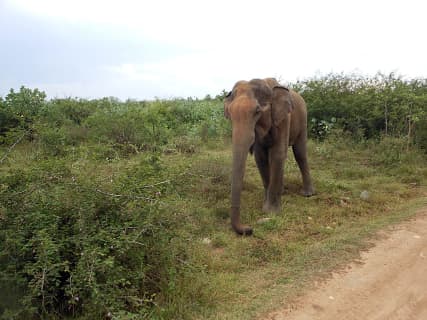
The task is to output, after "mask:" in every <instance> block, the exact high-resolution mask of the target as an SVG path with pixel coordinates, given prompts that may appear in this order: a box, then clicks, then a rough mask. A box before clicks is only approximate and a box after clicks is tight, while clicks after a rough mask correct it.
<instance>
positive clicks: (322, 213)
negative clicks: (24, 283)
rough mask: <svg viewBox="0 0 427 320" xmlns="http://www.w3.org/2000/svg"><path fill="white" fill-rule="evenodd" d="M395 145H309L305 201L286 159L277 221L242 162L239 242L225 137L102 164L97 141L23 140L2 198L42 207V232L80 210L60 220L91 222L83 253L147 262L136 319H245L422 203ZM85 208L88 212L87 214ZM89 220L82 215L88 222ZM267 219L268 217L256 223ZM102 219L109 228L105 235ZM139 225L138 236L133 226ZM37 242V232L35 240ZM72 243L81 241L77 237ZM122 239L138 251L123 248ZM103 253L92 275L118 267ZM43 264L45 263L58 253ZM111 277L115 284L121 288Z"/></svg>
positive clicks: (422, 191)
mask: <svg viewBox="0 0 427 320" xmlns="http://www.w3.org/2000/svg"><path fill="white" fill-rule="evenodd" d="M398 143H400V142H399V141H394V140H391V139H390V140H389V141H382V142H381V143H379V144H369V143H365V144H354V143H350V142H349V141H345V140H340V139H337V138H335V139H333V140H326V141H325V142H313V141H310V143H309V159H310V166H311V170H312V176H313V180H314V185H315V188H316V192H317V194H316V195H315V196H313V197H310V198H304V197H302V196H300V195H299V190H300V188H301V179H300V174H299V171H298V169H297V165H296V163H295V161H294V159H293V156H292V153H290V154H289V159H288V161H287V162H286V165H285V185H286V194H285V195H284V196H283V197H282V207H283V208H282V212H281V213H279V214H268V215H267V214H264V213H263V212H262V210H261V208H262V201H263V190H262V184H261V179H260V177H259V174H258V171H257V169H256V166H255V162H254V159H253V157H249V158H248V161H247V170H246V175H245V183H244V190H243V194H242V219H243V221H244V222H245V223H249V224H250V225H252V226H253V227H254V235H253V236H252V237H240V236H237V235H235V234H234V233H233V232H232V230H231V228H230V221H229V201H230V199H229V194H230V175H231V146H230V144H229V142H228V141H227V140H225V142H223V141H218V140H210V142H209V143H207V144H205V146H202V145H198V146H197V149H196V150H193V151H191V152H186V151H181V152H180V151H179V150H174V151H173V152H169V151H167V152H163V153H162V152H158V151H155V152H151V151H150V152H140V153H136V154H133V155H131V156H127V157H120V156H114V157H100V154H103V152H104V151H103V150H97V149H96V147H98V148H101V147H102V146H103V145H98V146H97V145H93V144H90V143H82V144H80V145H78V146H75V147H68V148H67V149H66V150H65V151H64V154H63V155H62V156H59V157H58V156H56V157H52V156H51V155H46V154H45V153H44V150H43V148H42V147H41V146H37V145H35V144H31V143H27V144H23V145H20V146H18V147H16V148H15V150H13V152H12V153H11V154H10V155H9V156H8V159H7V162H6V163H5V164H3V165H2V166H1V167H0V172H1V174H2V175H3V176H4V177H8V178H7V179H6V180H2V183H1V184H0V186H2V187H3V188H9V189H7V190H10V191H7V190H6V189H4V190H3V191H2V192H3V195H4V196H7V197H8V199H9V201H12V200H13V199H14V198H13V197H12V196H10V194H9V193H8V192H12V191H13V192H16V193H17V194H19V192H23V194H26V196H25V197H23V198H22V199H23V200H22V201H23V202H24V204H21V205H23V207H22V209H23V210H27V209H28V208H30V209H28V210H29V212H30V213H31V210H33V209H31V206H34V207H35V208H36V209H37V210H39V211H38V212H44V211H43V210H44V208H46V207H48V208H50V209H49V210H51V212H52V216H50V217H49V216H48V214H47V215H46V219H47V220H43V221H42V220H40V219H41V218H39V217H37V219H36V220H35V221H37V223H46V224H47V227H48V226H49V223H54V222H53V221H54V220H55V219H56V218H55V215H56V216H58V217H62V218H64V217H63V215H64V214H65V213H64V212H75V213H77V212H78V215H79V217H73V216H72V215H71V216H68V215H66V214H65V215H66V217H67V219H74V218H75V219H80V220H78V224H76V225H81V226H82V228H83V230H87V232H94V230H92V229H91V225H90V224H93V223H99V224H100V226H99V228H98V229H96V230H97V231H96V232H97V233H98V235H97V236H99V239H98V238H97V239H98V240H96V241H97V242H94V243H92V242H91V245H90V247H89V248H91V250H97V248H99V247H100V246H101V247H102V241H108V245H110V246H111V247H113V246H116V245H117V246H123V247H121V250H123V253H124V254H125V256H120V255H119V256H114V259H125V260H124V261H126V259H130V258H131V256H130V255H134V256H135V257H139V256H140V255H144V254H147V257H148V258H147V259H148V260H141V261H145V262H146V263H148V264H149V265H150V266H151V267H152V268H153V269H150V270H148V271H144V272H146V273H144V274H145V275H146V276H147V277H153V278H152V279H148V280H149V281H154V282H155V284H153V285H152V286H151V287H150V285H149V283H148V284H147V285H146V288H151V290H150V295H149V296H146V297H145V298H144V299H145V302H144V303H145V304H144V305H145V307H144V309H143V310H145V311H144V312H145V313H143V314H142V313H140V316H141V317H142V318H143V317H145V318H153V319H181V318H182V319H253V318H255V317H256V316H257V315H259V314H261V313H263V312H267V311H269V310H271V309H274V308H276V307H277V306H278V305H279V304H280V303H282V302H283V301H284V299H291V298H292V297H295V295H297V294H299V293H301V290H303V289H304V288H308V287H309V286H310V283H311V281H312V280H313V279H316V278H318V277H321V278H323V277H327V276H328V274H329V273H330V272H331V270H333V269H336V268H340V267H342V266H343V264H345V263H346V262H348V261H350V260H352V259H354V258H356V257H357V256H358V253H359V252H360V250H361V249H363V248H366V246H368V245H369V242H367V241H366V239H367V238H369V237H370V236H372V235H374V233H375V231H377V230H379V229H380V228H383V227H385V226H387V225H389V224H391V223H396V222H399V221H401V220H402V219H405V218H408V217H410V216H411V215H412V214H413V213H414V209H413V208H416V207H419V206H421V205H425V204H426V200H425V196H426V182H427V161H425V160H426V159H425V155H422V154H421V153H419V152H417V151H416V150H413V151H410V152H409V153H406V152H403V151H399V152H400V153H399V155H398V156H396V154H392V153H387V152H385V151H386V150H388V148H389V145H393V146H394V147H395V146H396V144H398ZM101 149H102V148H101ZM393 150H397V149H396V148H394V149H393ZM399 150H400V149H399ZM394 152H397V151H394ZM390 158H392V159H394V161H389V160H390ZM365 190H366V191H368V192H369V198H368V199H365V200H363V199H361V198H360V194H361V192H362V191H365ZM24 192H25V193H24ZM10 199H12V200H10ZM147 199H148V200H147ZM33 202H34V203H36V204H37V203H38V206H36V205H35V204H34V203H33ZM15 206H17V207H18V204H15ZM7 208H9V204H7V205H1V206H0V210H1V211H0V219H2V221H3V220H4V219H5V218H4V216H3V215H4V212H6V209H7ZM58 208H62V209H63V210H62V209H61V210H62V211H61V210H59V209H58ZM91 208H97V209H96V210H95V211H94V213H93V216H92V215H91V214H90V213H89V212H91V211H90V210H92V209H91ZM67 210H68V211H67ZM85 210H87V211H85ZM86 214H88V215H89V216H90V217H89V218H87V217H86V218H85V215H86ZM142 215H145V216H144V219H143V220H141V219H142ZM129 217H132V219H131V218H129ZM266 217H267V218H269V219H268V220H266V221H264V223H259V220H260V219H262V218H266ZM52 219H53V220H52ZM58 219H59V218H58ZM85 219H94V220H90V221H92V222H90V221H89V220H88V221H89V222H85V221H86V220H85ZM87 223H89V224H87ZM111 223H115V224H116V225H115V226H114V228H112V227H111ZM138 223H143V224H144V228H145V229H144V228H142V227H141V228H142V229H138V228H140V226H139V225H138ZM126 226H127V227H126ZM85 228H86V229H85ZM126 228H128V229H126ZM132 228H134V229H136V230H140V232H141V233H143V232H145V231H144V230H148V231H146V232H148V233H147V235H146V236H143V237H142V239H154V240H147V241H148V242H147V243H148V244H149V246H152V247H150V248H148V247H145V245H146V244H145V243H141V246H140V245H139V244H138V243H140V242H141V241H143V240H139V239H140V238H138V235H137V234H136V235H135V237H134V236H133V234H132V233H130V231H126V230H133V229H132ZM103 230H105V232H106V233H105V234H103V233H102V232H103ZM163 230H164V235H163ZM66 232H70V234H74V233H76V232H78V231H76V230H68V231H66ZM80 232H82V231H80ZM83 232H84V231H83ZM126 232H129V234H127V233H126ZM150 232H152V234H151V233H150ZM44 236H45V234H44V233H41V234H40V235H39V238H40V239H42V240H43V239H44V238H43V237H44ZM131 236H132V237H131ZM110 237H111V238H110ZM144 237H149V238H144ZM79 239H80V238H79ZM105 239H106V240H105ZM42 240H40V241H42ZM80 240H81V241H89V240H90V239H89V240H88V239H86V238H85V237H84V236H82V238H81V239H80ZM80 240H79V241H80ZM46 241H47V240H46ZM52 241H53V243H56V242H55V241H56V240H55V239H53V240H52ZM91 241H92V240H91ZM94 241H95V240H94ZM123 241H124V242H126V241H128V242H129V241H135V243H137V245H132V246H131V247H129V246H128V245H123ZM144 241H145V240H144ZM42 244H43V245H44V246H46V248H48V249H49V248H50V247H51V246H52V245H51V244H50V242H43V241H42ZM46 250H47V249H46ZM52 250H53V249H52ZM64 250H65V249H64ZM81 250H82V252H86V251H85V250H84V249H81ZM49 252H50V251H49ZM91 252H95V251H91ZM103 255H107V256H108V253H107V251H102V252H100V253H99V259H101V260H100V261H101V262H99V268H100V269H99V270H104V272H107V271H105V270H109V271H108V274H110V275H111V277H112V278H114V277H116V273H112V271H113V270H114V267H115V266H117V264H115V263H116V262H115V261H116V260H111V259H110V260H109V259H106V260H102V259H103V258H102V257H104V256H103ZM0 258H1V257H0ZM47 258H49V259H54V258H55V253H54V252H53V253H52V252H51V253H50V256H48V257H47ZM150 259H154V260H156V261H154V260H150ZM49 261H50V260H49ZM54 261H55V260H54ZM49 263H51V261H50V262H49ZM60 263H61V261H56V262H55V265H57V266H59V265H60ZM135 263H140V261H139V260H136V262H135ZM121 267H122V268H123V265H121ZM82 268H83V267H82ZM108 268H111V269H108ZM133 268H135V266H133ZM156 268H157V269H156ZM37 270H38V269H37ZM37 270H33V271H34V272H33V273H32V274H37V272H36V271H37ZM117 270H118V271H117V272H120V270H121V269H117ZM123 270H125V269H123ZM30 271H31V270H30ZM117 277H118V278H117V279H116V278H114V279H115V280H114V281H115V282H113V284H114V285H115V286H117V283H121V281H125V280H122V279H121V278H120V277H119V275H117ZM136 280H138V281H148V280H147V279H145V278H144V277H142V278H138V279H136V278H135V279H134V280H132V279H128V280H126V281H136ZM144 283H145V282H144ZM107 284H108V282H107ZM119 286H120V285H119ZM125 287H126V286H125ZM103 288H105V290H107V288H109V287H108V286H100V287H99V288H98V290H101V293H102V290H103ZM83 289H84V288H82V289H81V290H83ZM86 290H87V288H86ZM108 290H112V291H111V292H110V291H106V292H105V295H100V296H99V297H98V298H97V299H99V300H97V306H98V307H96V308H99V309H100V310H109V309H108V308H109V307H110V306H116V300H117V299H121V298H119V297H117V296H116V295H117V294H118V292H119V291H117V292H116V291H114V290H113V289H108ZM147 290H148V289H147ZM132 292H133V291H132ZM132 292H131V291H130V292H129V294H131V293H132ZM151 294H152V295H151ZM107 298H108V299H107ZM94 299H95V298H94ZM103 301H105V302H103ZM103 303H104V304H103ZM138 303H139V302H138ZM138 303H137V302H135V305H138ZM34 304H35V302H34ZM0 306H1V305H0ZM36 306H37V305H36ZM126 306H127V307H126V308H128V310H129V309H130V310H137V309H136V308H137V306H135V307H132V308H134V309H132V308H130V307H129V301H128V302H127V305H126ZM47 307H48V305H46V308H47ZM78 308H79V306H76V317H81V318H85V316H86V317H89V315H88V314H86V315H85V314H79V313H78V310H79V309H78ZM94 308H95V307H94ZM96 308H95V309H93V310H95V311H90V310H89V311H90V312H93V313H92V314H91V315H90V317H92V318H96V317H98V318H102V317H103V316H104V314H102V313H99V312H100V311H96V310H98V309H96ZM116 308H117V310H118V311H115V312H113V315H115V316H116V318H117V319H134V318H132V317H133V315H131V313H126V312H124V311H120V310H121V309H119V307H116ZM113 310H114V309H113ZM0 311H1V308H0ZM89 311H88V312H89ZM96 312H98V313H96ZM135 312H136V311H135ZM68 315H69V316H72V314H71V313H68Z"/></svg>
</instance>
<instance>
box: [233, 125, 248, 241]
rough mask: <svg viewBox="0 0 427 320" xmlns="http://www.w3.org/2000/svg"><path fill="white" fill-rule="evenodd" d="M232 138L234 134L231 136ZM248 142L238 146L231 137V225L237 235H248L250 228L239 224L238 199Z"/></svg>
mask: <svg viewBox="0 0 427 320" xmlns="http://www.w3.org/2000/svg"><path fill="white" fill-rule="evenodd" d="M233 136H234V134H233ZM249 147H250V141H248V143H244V144H240V143H236V142H235V137H233V173H232V180H231V225H232V227H233V229H234V231H236V232H237V233H238V234H243V235H250V234H252V228H251V227H249V226H247V225H242V224H241V223H240V197H241V194H242V189H243V177H244V175H245V166H246V159H247V157H248V151H249Z"/></svg>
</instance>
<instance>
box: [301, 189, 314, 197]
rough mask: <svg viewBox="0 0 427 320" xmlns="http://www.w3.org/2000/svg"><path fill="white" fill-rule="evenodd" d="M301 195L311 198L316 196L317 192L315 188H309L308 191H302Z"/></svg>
mask: <svg viewBox="0 0 427 320" xmlns="http://www.w3.org/2000/svg"><path fill="white" fill-rule="evenodd" d="M301 194H302V195H303V196H304V197H311V196H313V195H315V194H316V192H315V191H314V188H313V187H310V188H307V189H303V190H302V191H301Z"/></svg>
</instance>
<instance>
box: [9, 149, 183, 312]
mask: <svg viewBox="0 0 427 320" xmlns="http://www.w3.org/2000/svg"><path fill="white" fill-rule="evenodd" d="M160 168H161V166H160V164H159V161H158V159H157V158H155V157H154V158H153V157H151V156H150V157H147V158H146V159H145V160H144V161H142V162H140V163H139V164H138V165H137V166H136V167H132V168H129V169H128V170H125V171H123V172H122V173H121V175H120V177H118V178H117V179H116V182H115V183H114V184H113V185H109V186H108V185H105V186H99V185H98V184H99V183H100V182H99V181H96V179H93V177H87V178H85V177H76V176H74V175H73V174H72V173H71V170H70V169H69V167H68V165H67V163H66V162H65V161H61V160H45V161H41V162H39V163H38V164H37V165H36V166H34V167H31V168H22V169H19V170H14V171H10V172H9V173H8V174H6V175H2V176H1V178H0V186H1V189H0V200H1V201H0V203H1V204H2V207H1V219H2V223H1V226H0V283H1V284H2V287H3V284H4V285H5V287H6V288H9V290H11V293H10V295H11V296H13V297H14V298H15V300H16V301H14V303H12V304H7V305H6V304H4V303H3V302H2V301H1V302H0V318H2V319H24V318H25V319H29V318H34V317H36V318H50V317H52V318H53V317H54V315H55V314H58V315H59V314H61V315H64V316H66V315H68V316H80V317H83V318H86V319H104V318H105V317H107V314H108V313H111V314H112V315H117V314H122V315H124V314H127V316H129V318H130V317H131V315H138V316H139V317H144V316H147V315H148V314H149V313H150V312H152V307H153V303H154V300H155V299H157V295H159V294H164V293H165V292H166V293H167V290H172V288H169V287H170V286H171V284H172V283H173V282H174V281H178V280H177V277H178V274H179V273H180V272H181V271H180V268H179V265H180V263H179V262H178V261H177V260H176V259H177V258H179V257H180V258H179V259H184V256H185V249H184V247H182V246H181V245H180V242H179V241H176V240H175V241H174V242H171V240H172V238H173V237H174V228H175V226H176V224H177V221H176V218H175V217H174V216H173V215H169V214H167V212H165V211H164V210H163V209H161V208H160V207H159V204H158V202H157V199H158V198H159V197H161V194H162V192H166V190H167V188H168V186H167V185H166V184H165V185H160V186H159V188H160V189H156V191H153V190H152V189H151V188H141V182H142V183H147V184H148V183H152V181H158V180H157V179H159V177H161V174H160ZM171 270H175V271H174V272H173V273H172V274H171ZM171 277H172V278H171ZM6 284H7V285H6ZM11 288H19V290H15V289H14V290H12V289H11ZM168 288H169V289H168ZM2 294H3V295H5V296H7V295H9V293H8V292H2ZM169 294H171V295H173V293H172V292H170V293H169Z"/></svg>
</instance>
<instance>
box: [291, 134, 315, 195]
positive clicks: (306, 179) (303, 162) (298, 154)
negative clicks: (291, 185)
mask: <svg viewBox="0 0 427 320" xmlns="http://www.w3.org/2000/svg"><path fill="white" fill-rule="evenodd" d="M292 150H293V152H294V156H295V160H296V162H297V163H298V167H299V169H300V171H301V176H302V183H303V190H302V193H303V195H304V196H306V197H310V196H312V195H313V194H314V188H313V184H312V182H311V176H310V168H309V167H308V160H307V141H306V139H299V141H297V142H296V143H295V144H294V145H293V146H292Z"/></svg>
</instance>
